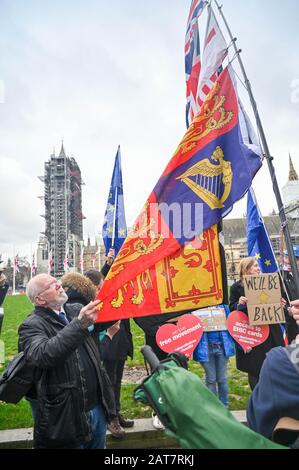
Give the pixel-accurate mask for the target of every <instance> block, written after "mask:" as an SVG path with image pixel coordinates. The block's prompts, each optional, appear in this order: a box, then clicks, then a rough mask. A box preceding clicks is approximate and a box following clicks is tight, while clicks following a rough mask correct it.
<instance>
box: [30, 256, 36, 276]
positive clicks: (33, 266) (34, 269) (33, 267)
mask: <svg viewBox="0 0 299 470" xmlns="http://www.w3.org/2000/svg"><path fill="white" fill-rule="evenodd" d="M35 273H36V264H35V254H34V253H33V254H32V261H31V275H32V276H34V275H35Z"/></svg>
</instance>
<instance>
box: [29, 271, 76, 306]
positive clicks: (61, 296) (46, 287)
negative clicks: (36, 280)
mask: <svg viewBox="0 0 299 470" xmlns="http://www.w3.org/2000/svg"><path fill="white" fill-rule="evenodd" d="M40 288H41V289H40V291H39V292H38V294H37V295H36V300H37V303H38V304H39V305H42V306H44V307H50V308H52V309H54V310H56V309H60V307H61V306H62V305H63V304H64V303H65V302H66V301H67V299H68V296H67V295H66V293H65V291H64V290H63V288H62V287H61V284H60V282H58V281H57V280H56V279H55V277H52V276H45V277H44V278H43V280H42V282H40Z"/></svg>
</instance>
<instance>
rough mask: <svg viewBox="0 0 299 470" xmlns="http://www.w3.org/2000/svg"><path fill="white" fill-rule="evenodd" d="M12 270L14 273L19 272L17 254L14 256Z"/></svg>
mask: <svg viewBox="0 0 299 470" xmlns="http://www.w3.org/2000/svg"><path fill="white" fill-rule="evenodd" d="M14 270H15V272H16V273H19V272H20V260H19V255H18V254H16V256H15V257H14Z"/></svg>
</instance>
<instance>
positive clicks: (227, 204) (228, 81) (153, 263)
mask: <svg viewBox="0 0 299 470" xmlns="http://www.w3.org/2000/svg"><path fill="white" fill-rule="evenodd" d="M231 74H232V69H231V68H230V67H228V68H226V69H224V70H223V72H222V73H221V74H220V75H219V77H218V79H217V81H216V82H215V85H214V87H213V88H212V90H211V93H210V94H209V95H208V96H207V99H206V100H205V102H204V104H203V106H202V107H201V110H200V112H199V114H198V115H197V116H196V117H195V118H194V120H193V122H192V124H191V126H190V128H189V129H188V131H187V133H186V134H185V136H184V138H183V140H182V142H181V143H180V145H179V146H178V148H177V150H176V152H175V154H174V156H173V158H172V159H171V161H170V162H169V164H168V166H167V168H166V169H165V171H164V173H163V174H162V176H161V178H160V179H159V181H158V183H157V185H156V187H155V188H154V190H153V191H152V193H151V194H150V196H149V198H148V200H147V202H146V204H145V206H144V208H143V210H142V212H141V214H140V215H139V217H138V218H137V220H136V222H135V224H134V227H133V230H132V231H131V233H130V234H129V235H128V237H127V239H126V241H125V243H124V245H123V246H122V248H121V250H120V252H119V254H118V256H117V258H116V259H115V261H114V263H113V266H112V268H111V269H110V271H109V274H108V276H107V278H106V281H105V283H104V285H103V287H102V289H101V291H100V292H99V294H98V298H99V299H100V300H101V303H100V304H99V316H98V320H99V321H106V320H110V319H111V320H112V319H122V318H128V317H133V316H145V315H152V314H157V313H166V312H170V310H169V309H172V311H173V312H175V311H185V310H192V309H193V310H194V309H195V308H201V307H205V306H208V305H217V304H220V303H221V302H222V295H223V293H222V287H221V266H220V256H219V242H218V234H217V228H216V224H217V223H218V222H219V221H220V220H221V219H222V218H223V217H224V216H225V215H227V214H228V213H229V212H230V211H231V209H232V207H233V204H234V202H236V201H237V200H239V199H241V198H242V197H243V196H244V195H245V193H246V192H247V191H248V189H249V187H250V186H251V182H252V179H253V177H254V175H255V173H256V172H257V171H258V169H259V168H260V166H261V164H262V160H261V156H260V155H258V154H256V153H255V152H253V150H252V148H249V147H248V146H247V145H246V144H245V143H244V141H243V138H242V134H241V131H240V126H239V104H238V97H237V92H236V89H235V84H234V80H233V76H232V75H231ZM176 261H177V262H178V263H179V265H177V264H176ZM182 266H189V267H190V269H189V274H188V275H187V274H186V271H184V272H183V274H182V275H181V278H180V280H179V276H180V273H182ZM206 273H209V276H207V277H206ZM216 276H217V279H216ZM181 285H182V288H181V289H180V286H181ZM177 298H179V299H180V300H182V301H180V302H178V301H177Z"/></svg>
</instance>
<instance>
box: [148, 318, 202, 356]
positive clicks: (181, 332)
mask: <svg viewBox="0 0 299 470" xmlns="http://www.w3.org/2000/svg"><path fill="white" fill-rule="evenodd" d="M202 335H203V325H202V322H201V320H200V319H199V318H197V317H196V316H195V315H189V314H187V315H183V316H182V317H180V318H179V319H178V322H177V324H176V325H175V324H172V323H166V324H165V325H162V326H160V328H159V329H158V331H157V333H156V342H157V345H158V346H159V348H160V349H162V351H164V352H167V353H172V352H174V351H178V352H180V353H182V354H185V356H187V357H191V356H192V353H193V351H194V349H195V348H196V346H197V345H198V343H199V341H200V340H201V337H202Z"/></svg>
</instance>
